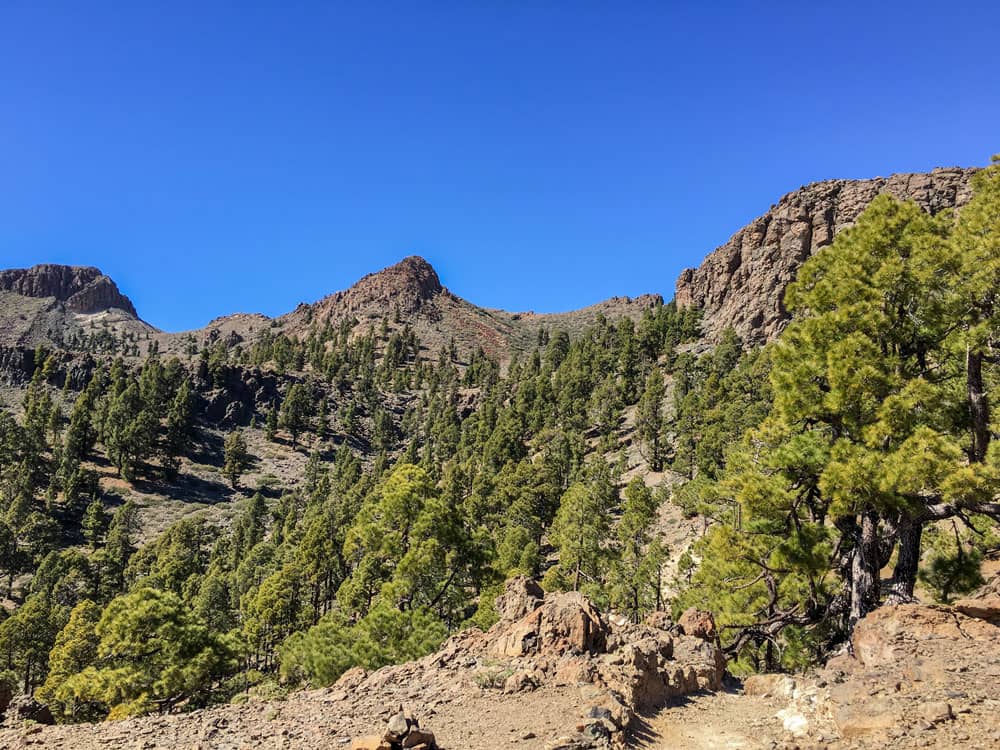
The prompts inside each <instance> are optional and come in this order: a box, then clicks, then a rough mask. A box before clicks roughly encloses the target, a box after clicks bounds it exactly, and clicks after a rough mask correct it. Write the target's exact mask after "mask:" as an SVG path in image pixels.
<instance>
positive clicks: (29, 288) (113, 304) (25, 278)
mask: <svg viewBox="0 0 1000 750" xmlns="http://www.w3.org/2000/svg"><path fill="white" fill-rule="evenodd" d="M0 291H6V292H13V293H15V294H19V295H22V296H24V297H39V298H44V297H52V298H54V299H55V300H56V301H58V302H60V303H62V304H63V305H64V306H65V308H66V309H67V310H70V311H72V312H78V313H85V314H89V313H97V312H102V311H104V310H110V309H111V308H117V309H119V310H123V311H124V312H126V313H128V314H129V315H131V316H133V317H138V313H136V311H135V306H134V305H133V304H132V300H130V299H129V298H128V297H126V296H125V295H124V294H122V293H121V292H120V291H118V286H117V285H116V284H115V282H114V281H112V280H111V278H110V277H108V276H105V275H104V274H103V273H102V272H101V271H100V270H99V269H97V268H91V267H87V266H59V265H53V264H51V263H44V264H41V265H37V266H32V267H31V268H16V269H10V270H6V271H0Z"/></svg>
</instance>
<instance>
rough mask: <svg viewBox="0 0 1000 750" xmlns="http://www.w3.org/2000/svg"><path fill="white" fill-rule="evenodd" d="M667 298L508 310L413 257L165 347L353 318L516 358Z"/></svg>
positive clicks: (247, 338)
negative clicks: (557, 335) (483, 303)
mask: <svg viewBox="0 0 1000 750" xmlns="http://www.w3.org/2000/svg"><path fill="white" fill-rule="evenodd" d="M662 303H663V298H662V297H661V296H660V295H658V294H646V295H641V296H639V297H634V298H630V297H612V298H611V299H608V300H604V301H603V302H599V303H597V304H595V305H590V306H588V307H585V308H582V309H579V310H573V311H570V312H565V313H545V314H537V313H532V312H521V313H517V312H507V311H505V310H491V309H488V308H484V307H479V306H478V305H475V304H473V303H471V302H469V301H467V300H464V299H462V298H461V297H459V296H457V295H456V294H454V293H452V292H450V291H449V290H448V289H447V288H445V287H444V286H443V285H442V284H441V280H440V278H439V277H438V274H437V271H435V270H434V268H433V267H432V266H431V264H430V263H428V262H427V261H426V260H424V259H423V258H420V257H417V256H410V257H407V258H404V259H403V260H401V261H400V262H398V263H396V264H395V265H392V266H389V267H388V268H384V269H382V270H381V271H377V272H375V273H370V274H368V275H367V276H364V277H363V278H361V279H360V280H359V281H357V282H356V283H355V284H353V285H352V286H351V287H350V288H348V289H346V290H342V291H338V292H334V293H333V294H330V295H328V296H326V297H324V298H323V299H321V300H319V301H318V302H314V303H302V304H300V305H299V306H298V307H296V308H295V309H294V310H293V311H291V312H289V313H286V314H285V315H281V316H279V317H277V318H268V317H267V316H264V315H259V314H245V313H241V314H237V315H229V316H225V317H222V318H217V319H216V320H213V321H212V322H211V323H209V324H208V325H207V326H205V327H204V328H202V329H199V330H195V331H188V332H185V333H183V334H160V335H158V336H156V337H155V338H156V339H157V340H158V341H159V346H160V350H161V351H175V352H179V351H183V350H184V349H185V347H186V346H187V343H188V342H189V341H190V339H191V337H194V339H195V340H196V341H199V342H205V341H215V340H218V339H220V338H221V339H224V340H231V341H237V340H238V341H241V342H252V341H253V340H255V339H256V338H257V337H258V336H260V335H261V333H262V332H263V331H265V330H267V331H271V332H277V331H280V332H282V333H284V334H285V335H288V336H297V337H299V338H303V337H305V336H307V335H308V334H309V332H310V330H312V329H313V328H314V327H315V326H316V325H320V326H322V325H324V324H326V323H329V324H330V325H331V326H333V327H334V328H337V327H339V326H340V325H342V324H345V323H346V324H348V325H349V326H350V329H351V331H352V332H356V333H359V334H361V333H365V332H367V331H368V330H369V329H370V328H375V329H379V328H380V327H381V325H382V322H383V321H385V322H386V323H387V325H388V326H389V327H390V329H391V330H396V329H398V328H402V327H403V326H407V325H408V326H409V327H410V328H411V329H412V330H413V332H414V333H415V334H416V335H417V338H418V339H419V340H420V343H421V350H422V352H423V356H425V357H436V356H437V354H438V352H439V351H440V349H441V348H442V347H448V346H450V344H451V342H452V341H454V344H455V348H456V350H457V352H458V355H459V357H460V358H461V359H463V360H467V359H468V357H469V356H471V355H472V354H473V353H474V352H475V351H476V350H478V349H479V348H482V349H483V351H484V352H486V353H487V354H488V355H490V356H491V357H495V358H498V359H500V360H504V361H506V360H509V359H510V357H511V356H512V355H513V354H515V353H517V352H523V351H527V350H528V349H530V348H531V347H533V346H534V345H535V343H536V342H537V339H538V333H539V330H540V329H542V328H547V329H549V330H552V329H556V328H561V329H565V330H567V331H568V332H569V333H570V334H571V335H572V334H573V333H575V332H577V331H579V330H582V329H583V328H584V327H586V326H587V325H590V324H591V323H593V322H594V320H595V318H596V317H597V316H598V315H604V316H605V317H607V318H609V319H611V320H618V319H620V318H622V317H625V316H628V317H631V318H633V319H634V320H638V319H639V318H640V317H641V316H642V314H643V313H644V312H645V311H646V310H648V309H650V308H652V307H655V306H656V305H660V304H662Z"/></svg>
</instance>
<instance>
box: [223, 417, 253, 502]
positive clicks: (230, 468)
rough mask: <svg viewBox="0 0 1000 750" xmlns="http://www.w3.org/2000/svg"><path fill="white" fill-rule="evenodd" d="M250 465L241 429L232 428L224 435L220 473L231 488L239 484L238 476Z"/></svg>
mask: <svg viewBox="0 0 1000 750" xmlns="http://www.w3.org/2000/svg"><path fill="white" fill-rule="evenodd" d="M249 467H250V454H249V452H248V451H247V441H246V438H245V437H243V432H242V430H233V431H232V432H230V433H229V434H228V435H227V436H226V441H225V445H224V446H223V466H222V473H223V475H225V477H226V479H228V480H229V484H230V486H231V487H232V488H233V489H236V488H237V487H238V486H239V482H240V477H241V476H242V475H243V472H245V471H246V470H247V469H248V468H249Z"/></svg>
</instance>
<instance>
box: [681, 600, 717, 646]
mask: <svg viewBox="0 0 1000 750" xmlns="http://www.w3.org/2000/svg"><path fill="white" fill-rule="evenodd" d="M677 624H678V625H679V626H680V628H681V631H682V632H683V633H684V635H691V636H694V637H695V638H704V639H705V640H715V638H716V637H717V636H718V631H717V630H716V629H715V618H714V617H712V613H711V612H706V611H705V610H702V609H697V608H695V607H691V608H689V609H687V610H685V612H684V614H682V615H681V617H680V619H679V620H678V621H677Z"/></svg>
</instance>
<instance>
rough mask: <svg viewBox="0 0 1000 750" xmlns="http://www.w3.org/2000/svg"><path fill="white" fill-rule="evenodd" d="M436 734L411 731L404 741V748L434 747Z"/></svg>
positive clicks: (424, 730)
mask: <svg viewBox="0 0 1000 750" xmlns="http://www.w3.org/2000/svg"><path fill="white" fill-rule="evenodd" d="M434 745H435V742H434V733H433V732H430V731H427V730H426V729H417V728H414V729H411V730H410V732H409V734H407V735H406V737H405V738H404V739H403V747H421V746H423V747H434Z"/></svg>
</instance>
